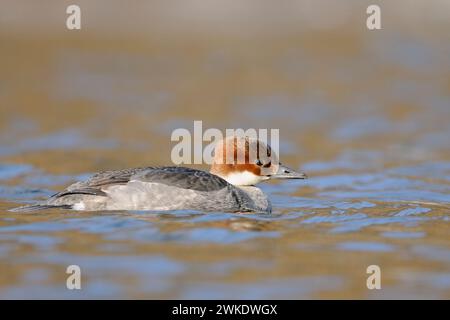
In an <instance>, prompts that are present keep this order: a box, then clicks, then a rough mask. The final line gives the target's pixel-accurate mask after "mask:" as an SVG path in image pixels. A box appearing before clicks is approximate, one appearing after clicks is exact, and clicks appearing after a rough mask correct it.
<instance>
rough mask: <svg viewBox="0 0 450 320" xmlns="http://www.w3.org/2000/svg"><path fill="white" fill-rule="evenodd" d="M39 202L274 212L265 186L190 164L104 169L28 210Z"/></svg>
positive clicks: (114, 207)
mask: <svg viewBox="0 0 450 320" xmlns="http://www.w3.org/2000/svg"><path fill="white" fill-rule="evenodd" d="M39 206H41V207H42V208H48V207H62V208H67V209H74V210H88V211H98V210H156V211H165V210H199V211H221V212H262V213H270V212H271V210H272V208H271V204H270V201H269V199H268V198H267V196H266V195H265V194H264V193H263V192H262V191H261V189H259V188H257V187H254V186H240V187H239V186H234V185H232V184H230V183H228V182H227V181H226V180H225V179H223V178H221V177H219V176H216V175H214V174H212V173H209V172H206V171H202V170H196V169H192V168H186V167H144V168H132V169H125V170H113V171H103V172H99V173H97V174H95V175H93V176H92V177H90V178H89V179H88V180H86V181H81V182H77V183H74V184H72V185H70V186H69V187H68V188H67V189H66V190H64V191H62V192H59V193H57V194H55V195H53V196H52V197H50V198H49V199H48V200H47V201H45V202H43V203H40V204H37V205H33V206H29V208H30V209H31V208H33V210H35V209H38V208H39ZM22 208H23V209H25V208H27V207H22Z"/></svg>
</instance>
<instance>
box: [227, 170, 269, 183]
mask: <svg viewBox="0 0 450 320" xmlns="http://www.w3.org/2000/svg"><path fill="white" fill-rule="evenodd" d="M224 179H225V180H227V182H228V183H231V184H233V185H236V186H252V185H255V184H257V183H259V182H261V181H264V180H267V179H269V177H265V176H257V175H256V174H254V173H252V172H250V171H242V172H233V173H230V174H228V175H227V176H226V177H224Z"/></svg>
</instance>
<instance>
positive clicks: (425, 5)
mask: <svg viewBox="0 0 450 320" xmlns="http://www.w3.org/2000/svg"><path fill="white" fill-rule="evenodd" d="M71 4H77V5H79V6H80V8H81V30H68V29H67V28H66V18H67V17H68V15H67V14H66V8H67V6H68V5H71ZM370 4H378V5H379V6H380V7H381V23H382V29H381V30H374V31H369V30H368V29H367V28H366V19H367V17H368V15H367V14H366V8H367V7H368V6H369V5H370ZM449 28H450V2H449V1H446V0H427V1H425V0H421V1H414V2H412V1H406V0H398V1H357V0H346V1H345V0H344V1H330V0H319V1H312V0H309V1H308V0H292V1H268V0H258V1H257V0H245V1H239V2H238V1H234V2H231V1H225V0H213V1H200V0H188V1H181V0H174V1H137V0H134V1H128V2H127V3H126V4H125V3H124V2H123V1H106V0H95V1H92V0H91V1H87V0H86V1H82V0H78V1H75V2H74V1H48V0H41V1H31V0H29V1H22V0H19V1H17V0H14V1H13V0H2V2H1V4H0V44H1V50H0V242H1V245H0V298H188V299H189V298H192V299H196V298H203V299H204V298H251V299H258V298H265V299H273V298H285V299H298V298H386V299H390V298H449V297H450V241H449V236H448V235H449V234H450V228H449V212H450V148H449V139H450V125H449V120H450V34H449V32H448V30H449ZM194 120H202V121H203V126H204V128H212V127H215V128H219V129H225V128H240V127H241V128H252V127H253V128H269V129H270V128H279V129H280V140H281V141H280V142H281V146H280V147H281V159H282V161H283V162H284V163H286V164H288V165H290V166H292V167H294V168H298V169H302V170H304V171H306V172H307V173H308V174H309V176H310V179H308V180H306V181H294V182H293V181H287V182H283V183H268V184H265V185H262V188H263V190H264V191H265V192H267V193H268V194H269V196H270V197H271V199H272V202H273V206H274V214H273V215H272V216H260V215H245V216H242V215H237V214H224V213H211V214H202V213H198V212H178V213H144V212H109V213H108V212H105V213H83V212H68V211H48V212H39V213H28V214H18V213H11V212H8V211H7V209H10V208H13V207H15V206H18V205H21V204H25V203H31V202H33V201H36V200H38V199H42V198H45V197H47V196H49V195H51V194H52V193H54V192H55V191H57V190H59V189H61V188H63V187H65V186H67V185H68V184H69V183H72V182H74V181H76V180H79V179H84V178H86V177H88V176H89V175H90V174H91V173H93V172H96V171H100V170H106V169H120V168H125V167H135V166H146V165H158V164H159V165H162V164H166V165H170V164H171V162H170V151H171V148H172V147H173V145H174V144H173V143H171V142H170V134H171V132H172V130H174V129H176V128H187V129H192V128H193V121H194ZM200 168H202V169H207V167H206V166H201V167H200ZM69 264H77V265H79V266H80V267H81V270H82V276H83V282H82V288H83V289H82V290H80V291H77V290H74V291H70V290H67V289H66V287H65V279H66V277H67V275H66V274H65V268H66V267H67V266H68V265H69ZM372 264H376V265H379V266H380V267H381V271H382V290H368V289H367V287H366V279H367V276H368V275H367V274H366V268H367V266H369V265H372Z"/></svg>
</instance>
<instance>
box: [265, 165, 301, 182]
mask: <svg viewBox="0 0 450 320" xmlns="http://www.w3.org/2000/svg"><path fill="white" fill-rule="evenodd" d="M270 178H273V179H306V178H308V176H307V175H306V174H305V173H303V172H297V171H295V170H293V169H291V168H289V167H286V166H284V165H282V164H281V163H280V165H279V167H278V171H277V173H275V174H273V175H271V176H270Z"/></svg>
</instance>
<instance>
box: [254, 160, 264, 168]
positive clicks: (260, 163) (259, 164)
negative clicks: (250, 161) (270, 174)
mask: <svg viewBox="0 0 450 320" xmlns="http://www.w3.org/2000/svg"><path fill="white" fill-rule="evenodd" d="M255 164H256V165H257V166H260V167H261V166H262V165H263V163H262V162H261V160H259V159H258V160H256V161H255Z"/></svg>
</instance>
